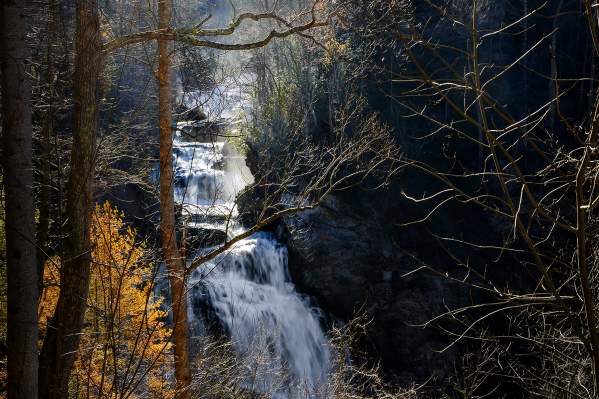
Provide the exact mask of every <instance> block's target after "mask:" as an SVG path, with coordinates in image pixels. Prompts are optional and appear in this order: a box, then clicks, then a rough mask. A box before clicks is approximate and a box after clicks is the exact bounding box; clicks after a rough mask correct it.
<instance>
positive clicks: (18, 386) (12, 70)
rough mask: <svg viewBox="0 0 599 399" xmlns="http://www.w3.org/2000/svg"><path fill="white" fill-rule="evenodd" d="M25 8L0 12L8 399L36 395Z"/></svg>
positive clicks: (8, 6) (9, 3)
mask: <svg viewBox="0 0 599 399" xmlns="http://www.w3.org/2000/svg"><path fill="white" fill-rule="evenodd" d="M25 3H26V2H24V1H20V0H5V1H3V2H2V4H1V6H0V52H1V55H2V57H0V60H1V70H2V114H3V119H4V126H3V128H2V134H3V138H4V146H3V154H2V159H3V160H4V187H5V201H6V202H5V212H6V261H7V280H8V281H7V282H8V294H7V295H8V315H7V317H8V337H7V343H8V370H7V372H8V378H7V389H8V398H9V399H16V398H23V399H32V398H33V399H35V398H37V395H38V389H37V388H38V387H37V371H38V358H37V338H38V326H37V298H38V288H37V283H38V279H37V271H36V261H35V252H36V251H35V217H34V215H35V214H34V212H35V206H34V203H33V191H32V190H33V161H32V149H31V145H32V126H31V81H30V79H29V77H28V72H27V62H28V60H27V59H28V58H29V51H28V49H27V44H26V42H25V33H26V31H27V28H26V24H27V22H26V19H25Z"/></svg>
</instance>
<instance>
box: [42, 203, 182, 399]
mask: <svg viewBox="0 0 599 399" xmlns="http://www.w3.org/2000/svg"><path fill="white" fill-rule="evenodd" d="M91 237H92V248H93V252H92V267H91V278H90V289H89V295H88V307H87V310H86V314H85V327H84V331H83V335H82V337H81V343H80V345H79V349H78V353H77V360H76V363H75V368H74V370H73V373H72V374H71V381H70V390H71V395H70V396H72V397H75V398H111V399H112V398H131V399H134V398H161V399H162V398H166V399H168V398H171V397H174V393H173V384H172V372H171V370H172V364H171V363H170V361H169V359H171V354H170V350H171V348H170V343H169V337H170V334H171V330H170V329H169V328H168V327H167V326H166V325H165V319H166V316H167V314H166V312H165V311H164V310H162V309H161V306H160V305H161V299H160V298H158V297H156V296H155V295H154V280H155V277H156V276H155V275H153V270H154V269H153V267H152V264H151V262H148V260H147V259H146V258H145V256H144V252H145V251H144V250H145V248H144V245H142V244H139V243H138V242H136V234H135V231H134V230H133V229H131V228H129V227H126V226H125V224H124V223H123V215H122V214H121V213H119V212H118V211H117V210H116V209H113V208H112V207H111V205H110V204H109V203H108V202H106V203H105V204H104V205H102V206H99V205H97V206H96V209H95V212H94V215H93V222H92V228H91ZM59 269H60V259H59V258H53V259H51V260H49V261H48V262H47V264H46V267H45V271H44V282H45V289H44V291H43V294H42V298H41V300H40V307H39V316H40V319H39V320H40V329H41V331H42V333H43V332H44V330H45V328H46V327H45V326H46V323H47V321H48V320H49V319H50V317H51V316H52V313H53V312H54V307H55V306H56V303H57V300H58V295H59V292H60V291H59V290H60V288H59V283H60V282H59V279H60V278H59V274H60V273H59Z"/></svg>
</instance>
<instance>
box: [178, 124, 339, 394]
mask: <svg viewBox="0 0 599 399" xmlns="http://www.w3.org/2000/svg"><path fill="white" fill-rule="evenodd" d="M184 124H185V123H184V122H182V123H180V124H179V128H182V127H184ZM226 147H227V144H225V143H223V142H215V143H202V142H189V141H185V140H184V138H183V137H182V136H181V134H180V133H176V134H175V138H174V158H175V175H176V177H175V178H176V182H175V183H176V188H175V197H176V200H177V201H178V202H179V203H180V204H182V205H183V211H184V215H185V214H186V215H188V216H190V217H189V220H190V222H188V223H192V224H194V225H195V226H199V227H202V226H209V228H211V229H214V228H220V229H222V230H224V228H225V223H224V220H225V218H227V217H228V216H230V215H235V213H236V210H235V206H234V199H235V196H236V194H237V193H238V192H239V190H241V189H242V188H243V186H244V185H245V184H247V181H248V177H247V176H244V174H245V173H247V171H246V172H244V171H242V170H241V169H242V168H240V164H239V156H231V152H232V151H231V150H230V149H229V150H226ZM225 150H226V151H225ZM225 152H227V156H225ZM241 164H243V167H245V165H244V163H243V162H242V163H241ZM230 224H231V223H230V221H229V223H227V225H230ZM236 228H237V229H240V227H236ZM204 250H210V249H204ZM188 284H189V285H188V287H189V296H188V298H189V303H190V306H189V309H190V311H189V320H190V324H191V325H192V330H195V332H196V333H202V330H203V329H202V328H199V329H198V328H197V326H203V325H205V320H203V317H204V316H203V315H204V314H205V313H204V310H205V309H206V308H209V309H210V312H211V313H212V314H214V315H215V316H216V318H217V319H218V322H219V323H218V324H219V325H220V327H221V329H222V330H224V331H225V332H226V333H227V335H228V336H229V337H230V338H231V340H232V342H233V346H234V348H235V350H236V353H237V356H239V357H246V359H245V361H246V362H247V360H248V359H249V360H250V363H251V361H252V356H253V357H256V356H259V357H260V361H258V359H257V358H256V361H255V362H254V363H253V366H252V367H255V368H256V372H257V373H258V374H261V375H262V377H260V378H258V379H257V380H256V381H252V386H251V387H248V388H250V389H256V390H258V391H263V392H266V391H270V388H271V387H269V385H272V384H274V381H273V379H275V378H283V379H284V383H283V386H282V387H281V388H277V390H276V392H277V394H278V396H284V397H296V396H300V394H299V393H298V392H299V391H300V390H301V391H302V392H310V391H312V390H313V389H319V390H321V389H322V387H323V386H324V385H325V381H326V376H327V374H328V371H329V367H330V354H329V349H328V345H327V340H326V337H325V334H324V332H323V330H322V327H321V325H320V320H319V315H318V311H317V309H315V308H313V307H311V306H310V305H309V301H308V300H307V298H304V297H302V296H300V295H299V294H298V293H297V292H296V291H295V288H294V285H293V283H292V281H291V278H290V275H289V272H288V268H287V249H286V247H285V246H284V245H282V244H280V243H279V242H277V241H276V239H275V238H274V237H273V236H272V235H271V234H268V233H257V234H254V235H253V236H251V237H250V238H247V239H245V240H242V241H240V242H238V243H237V244H236V245H235V246H234V247H233V248H232V249H231V250H229V251H228V252H226V253H224V254H222V255H220V256H219V257H217V258H216V259H214V260H213V261H210V262H207V263H206V264H204V265H202V266H201V267H200V268H199V269H197V270H196V271H194V272H193V273H192V275H191V278H190V281H189V283H188ZM194 326H195V327H196V328H194ZM260 368H263V369H264V370H260ZM267 369H268V370H267ZM282 376H284V377H282ZM307 396H310V395H309V394H308V395H307Z"/></svg>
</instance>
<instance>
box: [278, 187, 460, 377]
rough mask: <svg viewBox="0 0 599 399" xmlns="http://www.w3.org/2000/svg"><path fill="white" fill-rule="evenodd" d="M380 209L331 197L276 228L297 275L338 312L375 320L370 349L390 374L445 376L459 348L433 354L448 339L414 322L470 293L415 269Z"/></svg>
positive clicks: (296, 278)
mask: <svg viewBox="0 0 599 399" xmlns="http://www.w3.org/2000/svg"><path fill="white" fill-rule="evenodd" d="M380 216H381V215H380V213H379V211H377V210H376V209H375V208H374V207H369V208H366V209H360V208H357V207H355V206H352V205H351V204H349V203H347V202H344V201H343V200H342V199H340V198H338V197H331V198H330V199H329V200H328V201H327V203H326V204H324V205H323V206H321V207H320V208H318V209H316V210H313V211H309V212H304V213H302V214H299V215H296V216H292V217H287V218H285V219H284V220H283V221H282V223H281V225H280V226H279V229H278V234H279V239H280V240H282V241H284V242H286V243H287V246H288V248H289V268H290V272H291V274H292V277H293V280H294V282H295V283H296V284H297V285H298V287H300V288H301V289H303V290H304V291H305V292H307V293H309V294H310V295H311V296H313V297H314V298H316V299H317V300H318V303H319V305H320V306H321V307H322V308H323V309H325V311H326V312H328V313H329V315H331V316H333V317H335V318H338V319H342V320H349V319H351V318H352V317H355V316H356V315H358V314H363V315H364V314H365V315H366V316H367V317H368V318H369V319H370V320H371V324H370V327H369V331H368V342H364V345H365V348H366V349H368V351H369V352H370V355H372V358H373V359H376V358H380V359H381V360H382V362H383V366H384V367H385V369H386V371H387V372H389V373H390V374H394V375H395V376H396V377H398V378H399V379H400V380H401V381H404V382H406V383H410V382H413V381H422V380H424V379H426V378H428V377H429V376H431V375H435V376H436V377H440V378H442V377H444V376H446V375H447V374H448V372H449V370H450V365H451V364H452V358H453V357H454V356H455V352H453V351H449V352H447V353H445V354H443V355H439V354H437V353H435V352H434V350H438V349H440V348H442V347H443V346H444V345H445V344H446V343H447V340H446V339H445V338H443V337H442V336H441V335H437V334H436V333H435V332H434V331H433V330H432V329H423V328H422V327H418V326H416V325H418V324H422V323H425V322H426V321H428V319H429V318H430V316H431V315H434V314H438V313H440V312H442V311H443V309H444V307H445V306H452V305H456V304H458V303H459V302H464V301H465V300H466V298H465V292H464V290H459V289H457V287H455V286H453V285H452V284H449V283H447V281H445V279H443V278H439V277H438V276H433V275H430V274H426V273H413V274H410V272H411V271H413V270H414V269H415V268H416V267H417V266H418V264H417V262H416V261H415V260H414V259H413V258H411V257H410V256H409V255H408V254H407V253H406V252H404V251H403V250H402V249H400V248H399V247H398V246H397V245H396V244H395V243H393V241H392V235H391V231H390V230H389V226H388V224H386V223H384V221H383V220H381V219H380Z"/></svg>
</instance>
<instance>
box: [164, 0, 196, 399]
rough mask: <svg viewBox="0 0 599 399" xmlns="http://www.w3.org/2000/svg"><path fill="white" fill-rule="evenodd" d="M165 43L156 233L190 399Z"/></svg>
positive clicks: (180, 383) (167, 5)
mask: <svg viewBox="0 0 599 399" xmlns="http://www.w3.org/2000/svg"><path fill="white" fill-rule="evenodd" d="M171 7H172V6H171V0H160V1H159V2H158V15H159V27H160V29H168V28H169V27H170V21H171V13H172V10H171ZM169 44H170V43H169V41H167V40H158V108H159V113H160V118H159V119H160V121H159V123H160V230H161V232H162V250H163V252H164V257H165V261H166V266H167V269H168V274H169V280H170V285H171V296H172V301H173V343H174V352H175V378H176V380H177V391H178V396H177V397H178V398H181V399H188V398H191V393H190V391H189V385H190V383H191V371H190V366H189V350H188V335H189V332H188V329H189V327H188V323H187V299H186V296H185V262H184V260H183V258H182V257H181V253H180V251H179V248H178V246H177V239H176V234H175V199H174V193H173V182H174V178H173V136H172V134H173V129H172V101H171V95H172V93H171V76H170V59H169V56H170V54H169V47H170V46H169Z"/></svg>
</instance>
